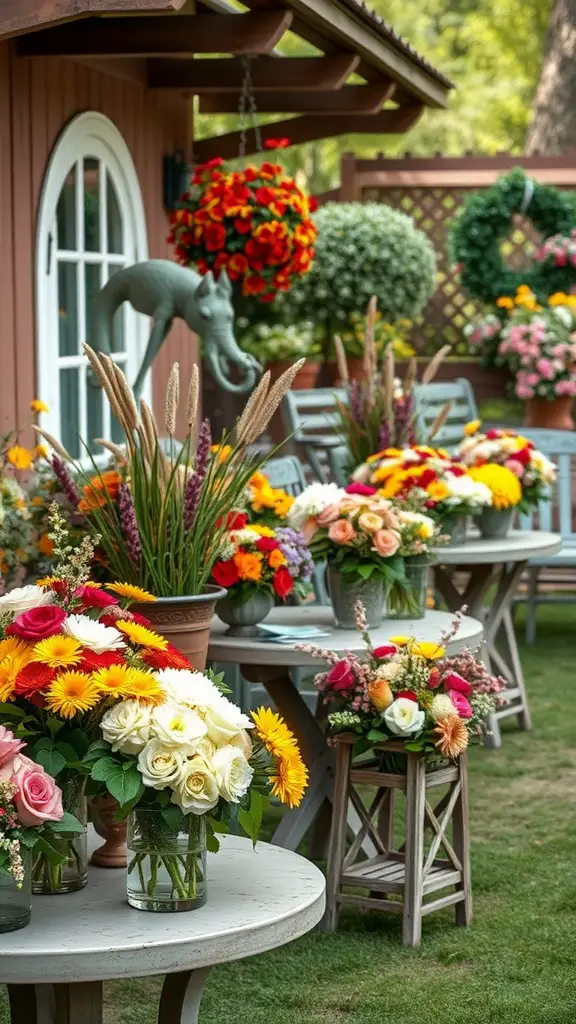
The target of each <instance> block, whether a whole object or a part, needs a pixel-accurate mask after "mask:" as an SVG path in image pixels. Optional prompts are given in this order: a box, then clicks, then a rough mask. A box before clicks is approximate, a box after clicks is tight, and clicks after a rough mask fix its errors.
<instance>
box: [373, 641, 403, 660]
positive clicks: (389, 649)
mask: <svg viewBox="0 0 576 1024" xmlns="http://www.w3.org/2000/svg"><path fill="white" fill-rule="evenodd" d="M397 651H398V648H397V647H396V644H383V645H382V647H375V648H374V650H373V651H372V655H373V657H374V658H377V659H378V661H380V660H381V659H382V658H389V657H390V656H391V655H392V654H396V653H397Z"/></svg>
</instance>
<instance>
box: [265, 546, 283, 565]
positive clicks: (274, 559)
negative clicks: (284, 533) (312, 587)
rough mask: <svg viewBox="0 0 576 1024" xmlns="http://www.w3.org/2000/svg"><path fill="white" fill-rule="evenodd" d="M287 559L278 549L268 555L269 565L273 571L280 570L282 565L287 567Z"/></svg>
mask: <svg viewBox="0 0 576 1024" xmlns="http://www.w3.org/2000/svg"><path fill="white" fill-rule="evenodd" d="M286 563H287V558H286V555H283V554H282V552H281V551H280V548H276V550H275V551H271V552H270V554H269V555H268V565H269V566H270V568H271V569H279V568H280V566H281V565H286Z"/></svg>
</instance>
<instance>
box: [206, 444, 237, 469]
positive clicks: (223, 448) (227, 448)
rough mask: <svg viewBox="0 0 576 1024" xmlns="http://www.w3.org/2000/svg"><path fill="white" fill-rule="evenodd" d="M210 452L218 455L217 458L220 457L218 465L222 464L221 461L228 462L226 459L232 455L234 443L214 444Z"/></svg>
mask: <svg viewBox="0 0 576 1024" xmlns="http://www.w3.org/2000/svg"><path fill="white" fill-rule="evenodd" d="M210 452H211V454H212V455H216V456H217V458H218V465H221V463H222V462H226V459H228V458H229V457H230V455H231V454H232V445H231V444H213V445H212V447H211V448H210Z"/></svg>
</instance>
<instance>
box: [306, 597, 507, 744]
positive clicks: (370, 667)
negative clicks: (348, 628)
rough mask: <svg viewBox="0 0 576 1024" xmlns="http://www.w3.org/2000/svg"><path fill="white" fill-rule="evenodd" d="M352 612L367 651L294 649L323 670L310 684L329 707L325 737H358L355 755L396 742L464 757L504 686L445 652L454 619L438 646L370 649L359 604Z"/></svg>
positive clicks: (471, 662) (399, 640)
mask: <svg viewBox="0 0 576 1024" xmlns="http://www.w3.org/2000/svg"><path fill="white" fill-rule="evenodd" d="M355 613H356V627H357V629H358V630H359V631H360V632H361V633H362V637H363V640H364V643H365V645H366V655H365V657H364V658H358V657H356V656H355V655H351V654H347V655H346V657H345V658H344V659H343V658H341V657H340V656H339V655H338V654H335V653H334V652H333V651H328V650H323V649H321V648H318V647H314V646H311V645H308V644H303V645H300V649H301V650H305V651H306V652H307V653H308V654H311V655H313V656H314V657H318V658H321V659H322V660H323V661H325V662H328V664H329V665H330V668H329V669H328V670H327V671H326V672H321V673H319V674H318V675H317V676H316V679H315V683H316V686H317V687H318V689H319V691H320V692H321V693H322V694H323V696H324V700H325V702H326V703H327V705H328V706H329V710H328V716H327V717H328V724H329V727H330V730H331V732H332V733H334V734H336V733H339V732H353V733H357V734H358V750H359V751H361V750H367V749H369V748H370V746H371V745H372V744H375V743H385V742H386V740H390V739H402V740H404V741H405V742H406V749H407V750H412V751H422V752H423V753H424V754H425V755H426V756H428V757H430V758H447V759H451V760H452V759H455V758H457V757H459V756H460V754H462V753H464V751H465V750H466V748H467V747H468V744H469V742H470V740H471V739H472V738H473V737H481V736H482V735H484V734H485V733H486V731H487V718H488V716H489V715H490V714H491V713H492V712H493V711H494V710H495V709H496V707H498V706H501V705H503V704H505V703H506V699H505V698H504V697H503V696H502V691H503V690H504V689H505V688H506V682H505V680H504V679H501V678H500V677H495V676H493V675H491V674H490V672H489V671H488V669H487V668H486V667H485V666H484V665H483V664H482V662H481V661H479V660H478V658H477V657H476V656H475V655H474V653H472V652H470V651H467V650H462V651H461V652H460V653H459V654H455V655H447V654H446V644H447V643H448V642H449V641H450V640H451V639H452V638H453V636H454V634H455V633H456V631H457V628H458V621H459V616H457V617H456V619H455V622H454V625H453V627H452V630H451V632H450V633H448V634H446V635H445V636H443V637H442V638H440V639H439V641H438V643H432V642H423V641H422V642H419V641H418V640H416V639H414V638H413V637H406V636H397V637H392V638H391V639H390V641H389V642H388V643H387V644H385V645H383V646H380V647H376V648H375V647H373V645H372V642H371V639H370V634H369V632H368V623H367V621H366V616H365V613H364V609H363V607H362V603H361V602H358V604H357V606H356V609H355Z"/></svg>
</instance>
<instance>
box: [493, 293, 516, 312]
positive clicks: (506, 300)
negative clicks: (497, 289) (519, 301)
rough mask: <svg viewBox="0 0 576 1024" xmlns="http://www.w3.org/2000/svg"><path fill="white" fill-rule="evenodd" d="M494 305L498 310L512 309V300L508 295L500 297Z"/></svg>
mask: <svg viewBox="0 0 576 1024" xmlns="http://www.w3.org/2000/svg"><path fill="white" fill-rule="evenodd" d="M496 305H497V306H499V307H500V309H514V299H511V298H510V296H509V295H501V296H500V298H499V299H496Z"/></svg>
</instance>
